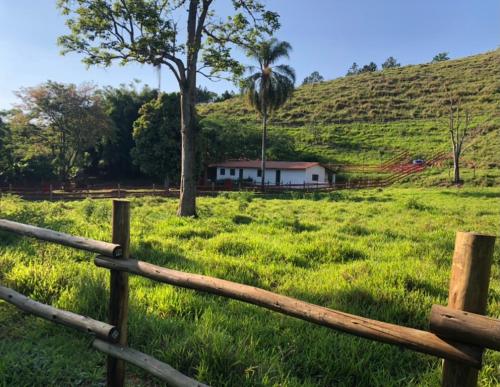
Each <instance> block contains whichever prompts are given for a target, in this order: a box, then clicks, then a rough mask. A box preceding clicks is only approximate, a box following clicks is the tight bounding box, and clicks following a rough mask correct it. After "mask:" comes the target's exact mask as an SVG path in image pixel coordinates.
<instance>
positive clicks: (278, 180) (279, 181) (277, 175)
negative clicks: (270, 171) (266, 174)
mask: <svg viewBox="0 0 500 387" xmlns="http://www.w3.org/2000/svg"><path fill="white" fill-rule="evenodd" d="M280 183H281V171H280V170H279V169H277V170H276V185H280Z"/></svg>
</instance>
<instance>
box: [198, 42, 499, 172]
mask: <svg viewBox="0 0 500 387" xmlns="http://www.w3.org/2000/svg"><path fill="white" fill-rule="evenodd" d="M499 55H500V52H499V51H494V52H489V53H485V54H481V55H476V56H471V57H467V58H463V59H458V60H450V61H445V62H439V63H434V64H423V65H416V66H405V67H398V68H391V69H386V70H383V71H378V72H374V73H367V74H360V75H357V76H353V77H344V78H338V79H335V80H333V81H328V82H323V83H320V84H315V85H306V86H302V87H300V88H298V89H297V90H296V91H295V93H294V97H293V98H292V99H291V100H290V101H289V102H288V103H287V104H286V105H285V106H284V107H283V109H281V110H280V111H278V112H276V113H275V114H274V116H273V118H272V122H273V124H274V127H271V128H270V132H271V133H272V131H273V130H276V129H278V128H279V130H286V131H288V132H289V133H291V134H292V135H293V136H294V138H295V139H296V142H297V147H298V149H301V148H307V149H310V150H311V152H314V153H316V154H317V157H318V159H320V160H323V161H330V162H354V163H360V162H361V160H360V159H363V158H365V160H366V161H368V162H378V161H380V155H381V154H382V157H383V158H389V157H391V156H393V155H394V154H396V153H398V152H400V151H402V150H410V151H411V152H413V153H414V155H415V156H417V155H419V154H420V155H431V154H434V153H436V152H437V151H441V150H446V149H450V152H451V148H450V146H449V137H448V131H447V125H448V124H447V122H445V121H443V120H442V119H439V118H438V116H441V115H443V114H444V113H445V111H446V105H445V104H444V101H445V96H446V88H445V87H444V86H446V87H447V88H448V89H449V90H450V91H451V92H452V93H454V94H455V95H458V96H460V97H461V99H462V103H463V107H464V108H466V109H468V110H469V111H470V112H471V115H472V117H473V119H474V120H473V125H477V126H479V128H480V129H481V131H480V132H481V135H476V136H475V137H473V138H472V139H471V140H470V143H469V144H472V145H470V146H469V147H468V148H467V145H466V146H465V148H466V149H465V150H464V158H465V159H466V160H472V161H476V162H477V164H478V165H483V166H488V164H497V165H500V153H499V152H497V151H496V149H499V147H500V131H499V125H500V115H499V113H498V112H499V111H500V109H499V101H500V88H499V86H498V85H500V58H499ZM199 110H200V114H201V115H202V116H211V117H214V116H215V117H219V118H220V119H221V120H223V119H225V118H228V117H231V119H233V120H240V121H241V122H245V123H247V124H248V123H252V122H253V123H254V125H255V126H257V125H258V117H257V115H255V114H254V113H253V112H252V109H251V107H249V106H248V105H247V104H246V103H245V101H244V99H243V98H233V99H231V100H228V101H225V102H222V103H216V104H208V105H203V107H202V108H200V109H199ZM476 133H479V131H477V132H476Z"/></svg>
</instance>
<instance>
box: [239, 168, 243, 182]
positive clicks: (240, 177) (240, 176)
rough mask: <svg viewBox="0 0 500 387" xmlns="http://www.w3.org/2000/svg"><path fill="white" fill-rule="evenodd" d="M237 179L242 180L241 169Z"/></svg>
mask: <svg viewBox="0 0 500 387" xmlns="http://www.w3.org/2000/svg"><path fill="white" fill-rule="evenodd" d="M238 178H239V179H240V180H243V169H242V168H240V172H239V175H238Z"/></svg>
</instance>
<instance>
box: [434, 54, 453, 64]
mask: <svg viewBox="0 0 500 387" xmlns="http://www.w3.org/2000/svg"><path fill="white" fill-rule="evenodd" d="M449 59H450V57H449V56H448V53H447V52H440V53H438V54H436V55H434V58H432V63H436V62H443V61H445V60H449Z"/></svg>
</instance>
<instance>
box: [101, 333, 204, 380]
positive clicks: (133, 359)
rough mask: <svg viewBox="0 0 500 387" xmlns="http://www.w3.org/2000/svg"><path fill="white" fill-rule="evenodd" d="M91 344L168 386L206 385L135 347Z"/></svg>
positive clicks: (102, 343) (104, 343) (102, 342)
mask: <svg viewBox="0 0 500 387" xmlns="http://www.w3.org/2000/svg"><path fill="white" fill-rule="evenodd" d="M92 346H93V347H94V348H95V349H97V350H99V351H101V352H103V353H105V354H107V355H110V356H113V357H115V358H117V359H121V360H124V361H126V362H127V363H130V364H133V365H135V366H137V367H139V368H142V369H143V370H145V371H147V372H149V373H150V374H151V375H154V376H156V377H157V378H159V379H161V380H163V381H165V382H167V384H168V385H169V386H172V387H207V385H206V384H203V383H200V382H198V381H196V380H194V379H191V378H189V377H187V376H186V375H184V374H183V373H181V372H179V371H177V370H176V369H175V368H172V367H171V366H169V365H168V364H166V363H163V362H161V361H159V360H157V359H155V358H154V357H152V356H149V355H146V354H144V353H142V352H139V351H136V350H135V349H132V348H129V347H124V346H121V345H118V344H111V343H108V342H105V341H102V340H94V342H93V343H92Z"/></svg>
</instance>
